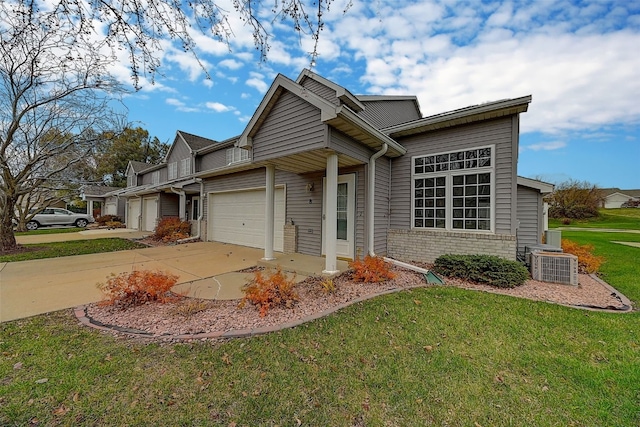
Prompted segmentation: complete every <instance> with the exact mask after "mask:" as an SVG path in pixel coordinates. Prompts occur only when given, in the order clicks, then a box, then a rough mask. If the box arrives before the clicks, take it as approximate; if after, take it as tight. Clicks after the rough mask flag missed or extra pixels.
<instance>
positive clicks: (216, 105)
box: [205, 102, 235, 113]
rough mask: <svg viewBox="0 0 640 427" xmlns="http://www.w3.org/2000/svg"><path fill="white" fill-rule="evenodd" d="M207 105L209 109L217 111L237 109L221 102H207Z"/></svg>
mask: <svg viewBox="0 0 640 427" xmlns="http://www.w3.org/2000/svg"><path fill="white" fill-rule="evenodd" d="M205 105H206V107H207V108H208V109H210V110H213V111H215V112H216V113H225V112H227V111H233V110H235V108H234V107H230V106H227V105H224V104H221V103H219V102H207V103H206V104H205Z"/></svg>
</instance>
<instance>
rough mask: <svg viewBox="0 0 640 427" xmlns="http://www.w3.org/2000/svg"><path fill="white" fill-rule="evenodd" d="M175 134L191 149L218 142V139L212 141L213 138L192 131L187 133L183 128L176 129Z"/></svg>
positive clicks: (194, 149) (198, 148)
mask: <svg viewBox="0 0 640 427" xmlns="http://www.w3.org/2000/svg"><path fill="white" fill-rule="evenodd" d="M177 134H178V135H179V136H180V137H181V138H182V140H183V141H184V142H185V143H186V144H187V146H189V148H191V151H198V150H201V149H203V148H205V147H208V146H210V145H213V144H217V143H218V141H214V140H213V139H209V138H204V137H202V136H198V135H194V134H192V133H187V132H185V131H183V130H179V131H177Z"/></svg>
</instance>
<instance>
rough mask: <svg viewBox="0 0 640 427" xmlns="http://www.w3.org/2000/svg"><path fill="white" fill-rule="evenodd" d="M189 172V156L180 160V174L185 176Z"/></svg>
mask: <svg viewBox="0 0 640 427" xmlns="http://www.w3.org/2000/svg"><path fill="white" fill-rule="evenodd" d="M190 174H191V158H190V157H187V158H186V159H182V160H180V176H187V175H190Z"/></svg>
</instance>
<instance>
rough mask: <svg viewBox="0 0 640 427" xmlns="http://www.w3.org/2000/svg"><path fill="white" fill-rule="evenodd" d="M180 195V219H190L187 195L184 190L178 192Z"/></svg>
mask: <svg viewBox="0 0 640 427" xmlns="http://www.w3.org/2000/svg"><path fill="white" fill-rule="evenodd" d="M178 197H179V199H178V200H179V202H178V211H179V212H180V215H179V216H180V219H181V220H182V221H187V220H188V219H189V218H187V196H186V194H185V193H184V191H182V192H181V193H179V194H178Z"/></svg>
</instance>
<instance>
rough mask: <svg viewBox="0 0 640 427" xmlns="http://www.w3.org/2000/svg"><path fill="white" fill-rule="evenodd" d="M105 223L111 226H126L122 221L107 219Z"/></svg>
mask: <svg viewBox="0 0 640 427" xmlns="http://www.w3.org/2000/svg"><path fill="white" fill-rule="evenodd" d="M105 225H106V226H107V227H109V228H124V224H123V223H121V222H120V221H107V222H106V223H105Z"/></svg>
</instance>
